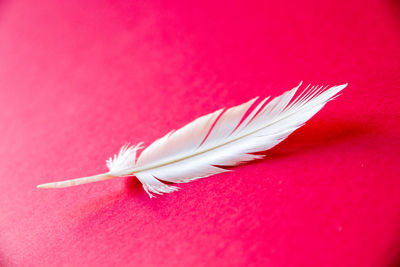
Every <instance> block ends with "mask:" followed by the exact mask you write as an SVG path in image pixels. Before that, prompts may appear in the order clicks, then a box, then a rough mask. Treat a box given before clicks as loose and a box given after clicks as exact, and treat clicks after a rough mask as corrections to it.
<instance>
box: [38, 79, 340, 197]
mask: <svg viewBox="0 0 400 267" xmlns="http://www.w3.org/2000/svg"><path fill="white" fill-rule="evenodd" d="M300 86H301V83H300V84H299V85H298V86H297V87H295V88H294V89H292V90H290V91H287V92H285V93H284V94H282V95H281V96H278V97H275V98H274V99H272V100H271V101H269V102H268V99H269V98H265V99H263V100H262V101H260V103H259V104H258V105H254V103H255V102H256V100H257V98H254V99H252V100H250V101H248V102H246V103H244V104H241V105H239V106H235V107H232V108H229V109H226V110H223V109H220V110H217V111H215V112H213V113H211V114H208V115H205V116H202V117H200V118H198V119H196V120H194V121H192V122H191V123H189V124H187V125H185V126H184V127H182V128H180V129H179V130H176V131H171V132H170V133H168V134H167V135H165V136H164V137H162V138H160V139H158V140H156V141H155V142H153V143H152V144H150V145H149V146H148V147H147V148H146V149H144V150H143V152H142V153H141V154H140V156H139V157H137V151H138V150H140V149H141V148H142V143H139V144H137V145H135V146H128V145H125V146H123V147H122V148H121V150H120V151H119V153H118V154H117V155H114V157H111V158H109V159H108V160H107V162H106V163H107V167H108V170H109V171H108V172H107V173H104V174H99V175H94V176H89V177H84V178H78V179H72V180H66V181H61V182H53V183H47V184H41V185H38V186H37V187H38V188H62V187H69V186H75V185H80V184H85V183H91V182H96V181H101V180H108V179H112V178H116V177H123V176H136V177H137V178H138V179H139V181H140V182H141V183H142V184H143V188H144V190H145V191H146V192H147V193H148V194H149V196H150V197H153V196H154V195H153V194H159V195H161V194H164V193H170V192H173V191H176V190H178V187H176V186H172V185H167V184H165V183H163V182H162V181H165V182H171V183H187V182H190V181H193V180H196V179H199V178H203V177H207V176H210V175H213V174H217V173H222V172H227V171H228V170H227V169H224V168H223V167H224V166H234V165H237V164H240V163H243V162H247V161H251V160H255V159H260V158H263V157H264V155H256V154H254V153H256V152H260V151H265V150H268V149H270V148H272V147H274V146H275V145H277V144H279V143H280V142H282V141H283V140H284V139H285V138H286V137H288V136H289V135H290V134H291V133H292V132H293V131H295V130H296V129H298V128H299V127H301V126H302V125H304V124H305V122H306V121H308V120H309V119H310V118H311V117H312V116H314V115H315V114H316V113H317V112H318V111H319V110H320V109H321V108H322V107H323V106H324V105H325V104H326V103H327V102H329V101H330V100H332V99H334V98H335V97H336V96H337V94H338V93H339V92H340V91H341V90H343V89H344V88H345V87H346V86H347V84H343V85H338V86H332V87H330V88H328V87H323V86H312V87H310V86H308V87H307V88H306V89H305V90H304V91H303V92H302V93H301V94H299V95H298V96H297V97H296V98H295V99H294V96H295V94H296V92H297V90H298V89H299V88H300ZM252 106H255V107H254V108H252ZM246 114H247V115H246Z"/></svg>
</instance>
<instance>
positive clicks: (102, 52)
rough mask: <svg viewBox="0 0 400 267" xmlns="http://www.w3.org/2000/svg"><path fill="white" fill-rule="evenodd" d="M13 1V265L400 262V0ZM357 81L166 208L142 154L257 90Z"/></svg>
mask: <svg viewBox="0 0 400 267" xmlns="http://www.w3.org/2000/svg"><path fill="white" fill-rule="evenodd" d="M216 2H217V1H192V2H187V1H168V2H167V3H166V2H165V1H150V2H149V1H105V0H100V1H77V0H72V1H48V0H45V1H40V3H39V2H38V1H29V0H25V1H0V265H1V266H395V265H396V264H399V257H398V255H399V244H400V236H399V225H400V209H399V206H400V180H399V154H400V149H399V148H400V138H399V136H400V126H399V125H400V124H399V118H400V112H399V110H400V109H399V103H400V102H399V101H400V98H399V89H400V78H399V77H400V76H399V70H400V50H399V47H400V31H399V29H400V28H399V27H400V22H399V16H400V5H399V4H398V3H397V2H396V1H389V0H388V1H381V0H368V1H342V0H335V1H333V0H332V1H330V0H328V1H316V0H315V1H250V2H249V1H239V2H232V1H226V2H224V3H221V2H219V3H216ZM301 80H303V81H304V83H305V84H308V83H312V84H321V85H323V84H330V85H334V84H343V83H346V82H348V83H349V86H348V87H347V88H346V89H345V90H344V92H343V94H342V95H341V96H340V97H339V98H338V99H337V100H335V101H333V102H330V103H328V105H327V106H326V107H325V108H324V109H323V110H321V112H320V113H318V114H317V115H316V116H315V117H314V118H313V119H311V120H310V121H309V122H308V123H307V125H306V126H304V127H303V128H301V129H299V130H298V131H297V132H295V133H294V134H293V135H292V136H290V137H289V138H288V139H287V140H286V141H284V142H283V143H282V144H280V145H279V146H277V147H275V148H274V149H273V150H271V151H270V152H268V153H267V157H266V159H265V160H261V161H257V162H254V163H251V164H247V165H244V166H240V167H237V168H234V169H233V172H230V173H224V174H220V175H215V176H212V177H210V178H206V179H203V180H199V181H195V182H192V183H188V184H183V185H180V187H181V190H180V191H179V192H176V193H172V194H169V195H164V196H160V197H157V198H156V199H149V197H148V196H147V195H146V193H145V192H144V191H143V189H142V187H141V185H140V183H139V182H138V181H137V180H136V179H135V178H120V179H115V180H113V181H105V182H99V183H95V184H88V185H83V186H79V187H74V188H66V189H57V190H37V189H36V185H37V184H40V183H45V182H50V181H54V180H62V179H66V178H76V177H82V176H86V175H92V174H97V173H102V172H104V171H106V167H105V160H106V159H107V158H108V157H110V156H111V155H113V154H114V153H116V152H118V150H119V148H120V147H121V146H122V145H124V144H125V143H127V142H130V143H132V144H135V143H137V142H140V141H144V142H145V144H149V143H151V142H152V141H154V140H155V139H157V138H159V137H161V136H163V135H164V134H166V133H167V132H169V131H170V130H172V129H177V128H179V127H181V126H183V125H184V124H186V123H188V122H190V121H191V120H193V119H195V118H197V117H199V116H201V115H204V114H207V113H209V112H212V111H215V110H217V109H219V108H221V107H230V106H233V105H237V104H240V103H243V102H245V101H247V100H249V99H251V98H253V97H255V96H261V97H266V96H269V95H271V96H276V95H279V94H281V93H283V92H284V91H286V90H288V89H291V88H293V87H295V86H297V84H298V83H299V82H300V81H301Z"/></svg>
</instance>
